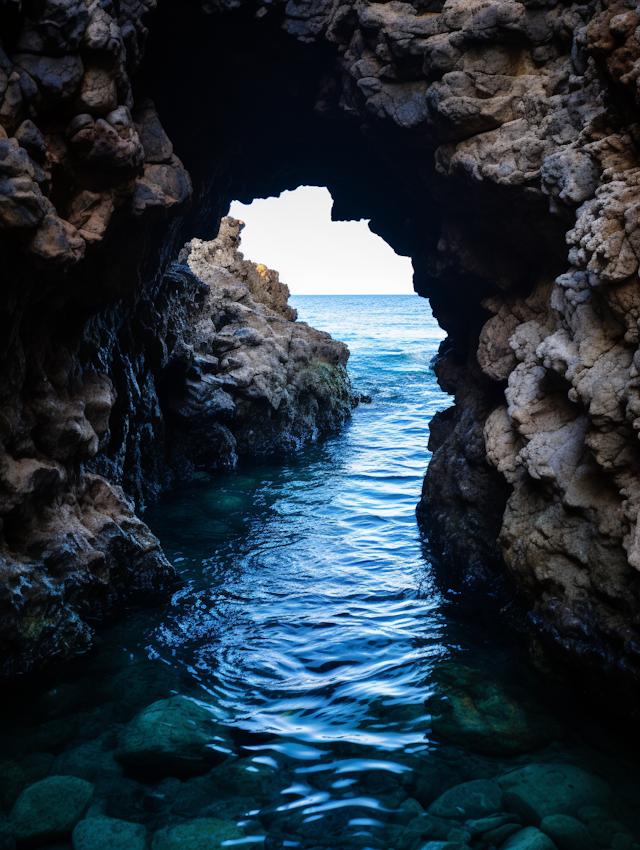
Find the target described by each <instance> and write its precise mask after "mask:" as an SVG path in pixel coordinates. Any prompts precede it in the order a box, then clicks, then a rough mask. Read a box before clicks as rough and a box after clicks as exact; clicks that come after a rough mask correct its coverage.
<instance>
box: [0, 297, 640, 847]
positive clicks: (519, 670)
mask: <svg viewBox="0 0 640 850" xmlns="http://www.w3.org/2000/svg"><path fill="white" fill-rule="evenodd" d="M292 303H293V306H295V307H296V308H297V309H298V311H299V317H300V319H301V320H304V321H307V322H309V323H310V324H311V325H313V326H315V327H318V328H321V329H323V330H327V331H329V332H330V333H332V334H333V335H334V336H336V337H337V338H339V339H342V340H344V341H345V342H346V343H347V344H348V345H349V347H350V350H351V359H350V363H349V369H350V373H351V377H352V380H353V382H354V384H355V386H356V387H357V389H358V390H359V392H361V393H362V394H366V395H368V396H370V397H371V399H372V401H371V403H370V404H361V405H360V406H359V407H358V408H357V409H356V410H355V411H354V414H353V418H352V421H351V422H350V424H349V425H348V426H347V427H346V428H345V429H344V431H343V432H341V433H340V434H335V435H331V436H329V437H327V438H324V439H321V440H320V441H318V442H317V443H315V444H313V445H310V446H308V447H306V448H305V449H304V450H302V451H301V452H300V453H299V454H297V455H296V456H294V457H289V458H273V459H270V460H268V461H265V462H261V463H257V464H255V463H252V464H250V465H243V466H240V467H239V468H238V469H237V470H234V471H232V472H229V473H225V474H222V475H219V476H216V477H209V476H207V475H202V476H201V478H200V480H198V481H196V482H195V483H193V484H192V485H190V486H188V487H184V488H181V489H178V490H174V491H172V492H170V493H167V494H165V496H164V497H163V498H162V500H161V501H160V503H159V504H158V505H156V506H154V507H153V508H152V509H150V510H149V511H148V512H147V514H146V517H145V518H146V520H147V522H148V523H149V524H150V526H151V528H152V529H153V531H154V532H155V533H156V534H157V535H158V537H159V538H160V540H161V542H162V544H163V546H164V549H165V551H166V553H167V555H168V557H169V558H170V560H172V561H173V563H174V564H175V565H176V567H177V568H178V569H179V570H180V573H181V582H180V584H179V585H177V586H176V589H175V592H174V593H173V595H172V596H171V598H170V599H168V600H166V601H165V602H163V603H162V604H160V605H158V606H156V607H155V608H151V609H148V608H147V609H144V610H137V611H132V612H131V613H130V615H129V616H128V617H126V618H125V619H124V620H123V621H121V622H119V623H118V624H116V625H114V626H112V627H110V628H108V629H105V630H104V631H103V632H101V634H100V635H99V637H98V639H97V641H96V647H95V649H94V650H93V651H92V652H91V653H88V654H87V655H86V656H83V657H81V658H79V659H78V660H77V661H76V662H74V664H73V665H72V667H71V668H70V669H69V670H68V671H67V672H66V673H65V674H64V676H62V677H61V679H60V681H59V682H57V683H56V684H55V686H54V687H52V688H50V690H48V691H47V692H46V693H43V694H39V695H36V697H34V698H31V699H30V701H29V702H28V704H20V705H17V706H9V705H7V706H5V713H4V718H3V724H2V733H1V734H0V803H2V805H3V808H4V809H5V812H7V810H8V809H9V808H10V804H11V803H12V801H13V800H14V799H15V797H16V796H17V792H18V791H19V790H20V788H22V787H24V786H25V785H29V784H30V783H32V782H35V781H36V780H38V779H41V778H42V777H43V776H46V775H60V774H68V775H76V776H79V777H81V778H84V779H86V780H88V781H91V782H93V783H94V784H95V788H96V792H95V799H94V803H93V804H92V807H91V809H90V810H89V813H88V815H87V817H98V816H105V815H106V816H109V817H112V818H117V819H120V820H124V821H128V822H131V823H136V824H142V825H143V826H145V828H146V830H147V841H148V842H149V841H150V840H151V838H152V836H153V835H154V834H155V833H158V832H161V831H162V830H167V829H171V828H175V827H176V826H179V825H183V826H184V825H191V827H192V828H198V827H197V824H198V823H200V820H201V819H202V818H216V819H218V820H222V821H224V822H226V823H228V824H232V825H237V828H236V830H237V831H236V832H233V831H232V832H230V833H224V834H223V832H220V834H219V837H218V838H216V837H215V835H214V833H215V830H214V832H212V833H211V834H210V835H209V838H207V839H206V841H205V842H204V843H202V844H196V843H189V840H187V838H185V834H183V835H182V838H181V839H180V843H181V846H182V847H184V848H185V850H196V848H197V850H201V848H202V850H205V848H215V847H221V846H236V845H239V846H246V847H254V846H255V847H260V846H265V847H267V848H285V847H300V848H302V850H314V849H315V848H335V850H351V848H371V850H422V848H425V847H427V848H428V849H429V850H436V848H437V850H444V845H435V844H434V845H430V844H429V842H430V841H438V840H441V841H447V840H448V841H450V842H453V843H449V844H446V848H447V850H460V848H461V847H462V848H464V847H467V846H469V847H473V848H475V847H478V848H480V847H486V848H489V847H494V846H495V847H497V846H499V845H500V843H501V841H500V840H499V837H498V836H496V835H493V837H491V836H489V837H488V838H487V837H486V836H485V837H484V838H483V835H485V833H487V832H489V831H490V830H489V827H490V826H491V825H489V826H486V827H484V832H477V831H476V832H475V833H473V834H472V832H471V831H470V829H471V827H470V825H469V823H468V821H469V819H470V818H471V819H473V818H476V819H477V818H478V817H480V816H481V815H483V814H491V813H494V812H496V811H498V812H506V814H505V815H504V817H503V819H502V821H498V822H497V825H498V826H500V824H502V825H503V826H504V825H507V826H509V825H510V824H511V829H512V830H513V829H515V828H516V827H518V824H520V823H522V824H523V825H524V826H528V827H529V828H532V827H533V828H537V827H538V826H539V825H540V818H541V814H542V815H543V814H544V813H545V812H546V813H547V814H548V813H551V814H558V813H560V814H564V815H567V816H570V817H572V818H573V819H574V821H573V828H574V830H575V829H578V828H579V827H581V828H582V829H583V830H587V832H586V833H584V835H586V838H585V837H584V835H583V838H582V839H581V840H583V843H584V842H586V843H584V847H585V850H586V848H591V847H592V848H595V847H612V848H615V850H631V848H632V847H633V843H634V840H637V838H638V836H637V832H636V836H635V838H634V837H633V836H632V834H631V833H632V832H633V831H634V830H636V831H637V829H638V826H639V824H638V823H637V815H638V810H639V808H640V807H639V805H638V801H639V800H640V774H639V772H638V767H637V762H636V761H635V756H634V753H633V751H632V749H631V747H630V745H629V742H628V740H627V739H625V737H624V735H622V734H620V735H618V734H617V731H616V730H615V729H611V728H608V727H607V724H606V723H603V722H601V721H597V720H596V719H594V718H593V717H592V716H591V714H590V712H589V706H584V705H580V704H579V702H578V703H576V701H575V700H573V699H572V695H571V694H568V693H566V692H565V691H563V689H562V683H553V682H552V683H551V684H549V683H547V682H545V681H544V680H542V679H540V678H538V676H537V675H536V674H535V672H533V671H532V670H531V669H530V668H529V667H528V666H527V665H526V664H525V663H524V661H523V659H522V657H521V655H520V653H519V650H518V648H517V647H516V646H515V645H513V643H512V640H511V639H510V638H509V636H508V635H506V634H505V632H504V630H503V628H502V627H501V626H500V625H499V624H497V623H492V622H491V621H490V619H491V618H487V617H483V611H482V610H480V611H478V610H473V609H471V608H469V607H468V606H466V607H465V600H464V599H458V598H457V597H456V594H455V593H454V592H453V591H451V590H450V589H449V588H448V587H447V586H446V581H445V584H444V586H443V584H442V579H441V578H440V579H439V582H440V583H438V581H437V580H436V571H435V569H434V565H433V563H432V562H431V559H430V556H429V553H428V549H427V548H426V547H425V546H424V542H423V540H422V539H421V536H420V533H419V530H418V527H417V524H416V519H415V507H416V503H417V501H418V499H419V496H420V489H421V484H422V478H423V476H424V472H425V470H426V467H427V465H428V462H429V452H428V450H427V442H428V435H429V420H430V418H431V416H432V415H433V414H434V413H435V412H436V411H438V410H440V409H443V408H444V407H447V406H448V405H449V404H450V399H449V398H448V397H447V396H445V395H444V394H443V393H442V392H441V390H440V389H439V388H438V385H437V383H436V379H435V376H434V374H433V369H432V365H431V364H432V359H433V357H434V355H435V353H436V351H437V348H438V345H439V343H440V341H441V340H442V338H443V336H444V335H443V333H442V331H441V330H440V329H439V327H438V326H437V324H436V322H435V321H434V319H433V317H432V315H431V313H430V309H429V306H428V304H427V302H426V301H424V300H422V299H419V298H418V297H417V296H339V297H337V296H336V297H334V296H296V297H293V298H292ZM179 695H182V696H184V697H186V698H187V699H188V700H189V701H190V704H191V705H197V706H200V707H203V708H204V709H205V710H206V712H208V716H209V717H210V718H211V721H212V729H214V730H215V732H216V734H215V736H213V737H212V747H213V749H214V750H215V752H216V753H218V754H219V755H217V756H216V757H215V758H216V759H222V758H225V757H226V760H225V761H223V762H222V763H221V764H219V765H218V766H214V767H213V768H211V769H209V766H207V768H206V770H204V771H199V772H198V771H194V773H196V774H198V773H200V774H202V775H193V776H190V775H189V771H186V772H185V771H183V770H181V769H176V768H174V767H172V766H171V765H169V764H167V763H165V764H163V763H162V758H160V759H159V760H158V762H157V763H156V764H155V765H154V766H149V765H148V764H147V766H145V767H140V766H138V767H136V766H135V765H131V764H129V765H126V766H125V767H124V768H122V767H121V766H119V765H118V762H117V761H115V760H114V758H113V753H114V750H115V749H116V748H117V747H118V746H121V736H122V730H123V728H124V727H125V726H126V724H128V723H130V722H131V720H132V718H134V717H135V716H136V714H137V713H138V712H140V711H143V710H144V709H145V708H146V707H147V706H149V705H150V704H152V703H154V702H155V701H157V700H164V699H167V698H172V697H176V696H179ZM434 717H435V718H436V719H434ZM438 718H439V719H438ZM119 741H120V744H119ZM214 761H215V759H214ZM212 763H213V762H212ZM545 766H546V767H545ZM549 766H550V767H549ZM523 769H526V770H528V771H530V775H529V774H527V776H529V778H528V779H527V780H526V782H528V785H527V786H526V787H527V788H528V789H529V790H526V789H525V791H522V790H521V789H520V790H519V789H518V788H516V790H515V791H513V790H512V791H511V792H510V794H511V796H508V797H507V798H505V799H500V800H499V801H498V802H495V801H494V802H489V803H487V802H486V800H485V803H483V804H480V803H479V802H478V799H476V797H473V793H472V792H473V788H471V787H470V786H467V785H466V784H465V783H468V782H476V783H478V782H482V781H484V782H490V783H493V782H494V781H496V780H500V781H501V783H502V784H503V785H504V780H503V779H502V777H505V776H506V775H507V774H508V773H509V772H513V771H521V770H523ZM17 771H21V773H18V772H17ZM563 771H564V772H563ZM16 776H18V777H19V776H22V777H23V778H22V779H18V780H16V779H15V777H16ZM12 777H13V778H12ZM24 777H26V778H24ZM549 777H551V778H549ZM525 778H526V777H525ZM3 783H4V784H3ZM16 783H17V784H16ZM550 783H551V784H550ZM554 783H555V784H554ZM512 784H513V783H512ZM525 784H526V783H525ZM507 785H508V782H507ZM451 787H453V788H458V789H460V788H461V789H462V790H459V791H458V792H457V793H458V797H457V798H456V800H457V802H456V800H454V804H452V803H451V801H450V802H449V803H448V804H447V805H448V806H449V808H448V809H447V805H445V804H444V803H435V806H436V809H435V810H434V809H432V812H433V813H435V814H436V815H438V814H439V816H440V819H439V820H438V819H437V818H436V819H434V818H431V820H429V818H428V816H427V815H425V814H424V813H423V812H424V810H425V809H427V808H428V807H429V806H433V805H434V801H436V800H437V798H438V797H440V795H441V794H442V793H443V792H445V791H447V789H449V788H451ZM474 787H475V788H476V789H477V788H478V786H477V785H476V786H474ZM488 787H489V788H493V789H494V790H495V789H496V787H497V786H495V785H490V786H488ZM504 787H505V788H506V787H507V786H506V785H505V786H504ZM470 788H471V790H470ZM7 789H8V790H7ZM532 789H533V790H532ZM550 789H551V790H550ZM483 793H484V794H485V796H486V794H487V793H489V792H488V791H487V789H486V788H484V791H483ZM496 793H500V792H499V789H498V792H496ZM527 794H528V795H529V796H528V797H527ZM3 795H4V796H3ZM460 795H462V796H460ZM469 795H471V796H469ZM523 795H524V796H523ZM545 795H546V796H545ZM489 796H490V794H489ZM483 799H484V798H483ZM523 799H524V803H523V802H522V801H523ZM461 801H462V803H461ZM545 801H546V802H545ZM445 802H446V801H445ZM452 805H453V809H451V806H452ZM483 805H484V808H483ZM438 806H439V808H438ZM443 806H444V808H443ZM545 806H546V807H547V808H546V809H545ZM594 807H595V808H594ZM532 812H533V814H532ZM505 819H506V820H505ZM576 823H577V824H578V826H577V827H576V825H575V824H576ZM194 824H195V826H194ZM493 827H494V828H495V827H496V823H494V825H493ZM556 827H557V824H556ZM569 827H571V823H570V824H569ZM569 827H567V824H566V823H565V828H566V829H568V828H569ZM2 829H3V827H2V823H0V834H1V833H2ZM212 829H213V827H212ZM478 829H479V828H478ZM547 831H548V829H547ZM215 834H218V833H215ZM580 834H582V833H579V835H580ZM225 836H227V837H225ZM228 836H231V837H228ZM529 837H531V835H530V834H529ZM574 838H575V836H574ZM502 840H504V836H503V837H502ZM531 840H533V838H532V839H531ZM537 840H538V838H536V841H537ZM558 840H559V839H558ZM578 840H580V839H578ZM65 841H66V839H65ZM194 841H195V839H194ZM158 842H159V839H156V843H155V844H154V845H153V848H154V850H155V848H156V846H157V847H158V848H159V849H160V850H165V846H166V850H172V848H174V846H175V847H177V846H178V845H177V844H175V845H174V844H166V845H165V844H162V843H161V842H160V843H158ZM456 842H457V843H456ZM0 846H2V845H1V843H0ZM42 846H44V845H42ZM56 846H58V845H56ZM68 846H69V844H68V841H67V843H64V841H63V843H62V844H61V845H59V850H63V848H67V847H68ZM97 846H99V844H98V845H97ZM105 846H106V845H105ZM123 846H124V845H123ZM555 846H557V848H558V850H564V848H565V847H569V846H574V847H575V848H576V850H577V848H578V847H579V846H580V844H574V845H570V844H566V843H565V844H562V842H560V843H558V844H557V845H555ZM527 847H531V848H536V850H537V848H538V847H540V850H545V848H546V850H549V845H538V844H523V845H522V848H523V850H526V848H527ZM76 850H78V848H76Z"/></svg>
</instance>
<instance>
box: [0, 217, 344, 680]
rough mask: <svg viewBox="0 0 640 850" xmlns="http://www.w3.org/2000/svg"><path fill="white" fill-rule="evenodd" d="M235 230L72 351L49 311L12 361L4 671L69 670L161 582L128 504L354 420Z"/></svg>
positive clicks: (3, 480)
mask: <svg viewBox="0 0 640 850" xmlns="http://www.w3.org/2000/svg"><path fill="white" fill-rule="evenodd" d="M241 227H242V225H241V223H240V222H237V221H235V220H234V219H228V218H227V219H224V221H223V224H222V228H221V231H220V235H219V236H218V238H217V239H216V240H215V241H213V242H209V243H204V242H202V241H201V240H194V241H193V242H192V243H191V244H190V245H187V246H186V248H185V249H184V250H183V252H182V254H181V257H180V260H181V262H176V263H174V264H173V265H171V266H170V267H169V268H168V269H167V271H166V274H164V275H163V276H161V277H160V278H159V279H158V282H157V284H156V286H154V287H148V288H147V289H146V290H144V291H143V292H142V293H141V297H140V298H139V299H138V300H137V302H136V304H135V306H134V308H133V309H131V308H129V309H127V308H125V307H123V305H122V304H117V305H116V306H115V307H113V308H112V309H109V310H106V311H104V312H102V313H98V314H95V315H94V316H93V317H92V318H91V319H90V320H89V321H87V322H86V323H85V324H83V326H82V328H81V334H82V335H81V337H80V338H79V339H76V340H74V342H73V345H71V344H70V343H69V341H67V345H66V346H63V345H62V344H61V343H60V341H59V340H54V339H53V338H52V336H53V334H52V328H51V326H49V325H48V322H47V320H46V318H44V317H43V318H42V320H41V325H40V326H39V328H38V335H36V336H35V338H34V337H32V336H30V335H27V337H26V339H25V340H24V349H23V351H22V352H21V351H19V350H17V351H16V350H14V351H13V356H14V362H15V360H16V359H17V360H18V363H17V364H16V369H15V371H13V372H9V373H5V374H4V375H3V380H4V382H5V383H4V388H5V393H6V394H5V396H4V398H3V401H4V404H3V406H2V408H1V410H0V414H1V419H0V422H1V423H2V429H3V431H2V436H3V450H2V454H1V455H0V488H1V489H0V494H1V496H0V513H1V514H2V519H1V520H0V522H1V523H2V525H0V529H1V531H2V538H1V549H0V659H1V662H2V664H3V666H4V672H5V673H9V674H17V673H21V672H25V671H27V670H30V669H33V668H34V667H39V666H41V665H42V664H43V663H47V662H48V663H50V662H52V661H56V660H58V661H62V660H65V659H66V658H68V657H69V656H70V655H71V654H73V653H75V652H77V651H79V650H81V649H83V648H86V647H87V646H88V645H89V643H90V641H91V636H92V627H91V625H90V624H91V623H93V622H95V621H96V620H99V619H100V618H101V617H103V616H104V615H105V614H107V613H108V612H110V611H111V610H113V609H114V608H116V607H117V606H122V605H123V604H124V603H126V602H127V601H128V600H131V599H134V598H142V597H144V596H147V597H148V596H150V595H151V594H152V593H155V592H156V591H158V590H160V589H162V587H163V586H167V585H168V584H170V583H171V582H172V580H173V579H174V577H175V574H174V570H173V567H172V566H171V564H169V562H168V561H167V560H166V558H165V556H164V554H163V553H162V550H161V548H160V544H159V542H158V540H157V539H156V538H155V537H154V535H153V534H152V533H151V532H150V530H149V529H148V528H147V526H146V525H145V524H144V522H142V521H141V520H140V519H139V518H138V517H137V516H136V514H135V508H136V502H137V505H138V506H141V505H144V503H145V501H146V500H148V499H149V498H153V496H154V495H155V494H156V493H157V492H158V491H159V489H160V488H161V487H163V486H167V485H168V484H170V483H171V482H172V481H175V480H182V481H186V480H190V479H192V478H193V475H194V473H195V472H196V471H197V470H205V469H206V470H215V469H219V468H225V467H226V468H229V467H233V466H234V465H235V464H236V462H237V461H238V458H239V457H240V458H241V457H245V458H246V457H249V456H257V455H265V454H269V453H273V452H278V451H291V450H294V449H297V448H299V447H300V446H301V445H302V444H303V443H304V442H306V441H308V440H313V439H316V438H317V437H318V436H319V434H320V433H322V432H323V431H327V430H331V429H335V428H337V427H339V426H340V425H342V424H344V422H345V421H346V419H347V418H348V417H349V415H350V413H351V409H352V407H353V406H354V405H355V403H356V402H355V396H354V394H353V391H352V390H351V387H350V383H349V379H348V377H347V373H346V369H345V366H346V362H347V359H348V357H349V351H348V349H347V347H346V346H345V345H344V344H343V343H341V342H337V341H334V340H333V339H332V338H331V337H330V336H329V334H326V333H323V332H322V331H317V330H315V329H313V328H311V327H309V326H308V325H307V324H305V323H303V322H296V321H295V319H296V314H295V311H294V310H292V309H291V308H290V307H289V306H288V304H287V300H288V297H289V290H288V288H287V287H286V286H285V285H284V284H282V283H280V281H279V279H278V273H277V272H274V271H272V270H270V269H267V268H266V267H264V266H260V265H256V264H254V263H250V262H248V261H245V260H243V258H242V254H239V253H238V247H239V244H240V238H239V232H240V230H241ZM30 330H31V332H34V331H35V330H36V327H32V328H31V329H30ZM19 342H20V338H19V337H18V338H17V339H14V348H15V347H17V346H18V345H19ZM87 349H88V350H89V351H90V352H91V354H90V362H89V363H88V364H87V367H86V368H84V369H83V368H82V366H81V365H80V363H81V362H82V360H83V358H84V357H85V356H86V351H87ZM20 360H22V362H20ZM10 391H11V392H10ZM125 491H126V493H128V494H129V495H125ZM132 497H133V498H132Z"/></svg>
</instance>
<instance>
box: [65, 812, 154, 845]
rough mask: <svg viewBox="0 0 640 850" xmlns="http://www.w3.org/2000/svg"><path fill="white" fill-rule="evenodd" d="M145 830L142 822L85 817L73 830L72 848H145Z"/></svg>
mask: <svg viewBox="0 0 640 850" xmlns="http://www.w3.org/2000/svg"><path fill="white" fill-rule="evenodd" d="M146 834H147V830H146V828H145V827H144V826H143V825H142V824H137V823H127V821H123V820H115V819H114V818H107V817H96V818H87V819H86V820H83V821H80V823H79V824H78V825H77V826H76V828H75V829H74V830H73V835H72V838H71V843H72V845H73V850H145V847H146V846H147V845H146V840H145V837H146Z"/></svg>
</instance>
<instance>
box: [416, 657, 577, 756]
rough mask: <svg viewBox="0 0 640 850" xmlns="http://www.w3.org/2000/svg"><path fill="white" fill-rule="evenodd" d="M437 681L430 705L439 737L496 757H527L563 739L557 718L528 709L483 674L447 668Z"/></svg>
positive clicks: (440, 670)
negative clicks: (518, 754) (524, 755)
mask: <svg viewBox="0 0 640 850" xmlns="http://www.w3.org/2000/svg"><path fill="white" fill-rule="evenodd" d="M437 676H438V689H437V692H436V694H434V695H433V696H432V697H431V698H430V699H429V700H427V709H428V710H430V711H431V712H432V728H433V731H434V732H435V733H436V734H437V735H442V737H444V738H447V739H449V740H450V741H453V742H455V743H456V744H460V745H461V746H464V747H467V748H469V749H471V750H475V751H476V752H481V753H488V754H491V755H515V754H517V753H524V752H527V751H529V750H532V749H534V748H536V747H541V746H544V745H545V744H548V743H550V742H551V741H552V740H554V739H557V738H560V737H561V736H562V730H561V729H560V727H559V726H558V723H557V722H556V721H555V720H554V719H553V718H552V717H549V716H548V715H545V714H540V713H539V712H536V711H535V710H529V709H528V708H526V707H525V706H524V705H523V704H522V703H520V702H518V700H516V699H515V698H514V697H513V696H512V695H510V694H509V693H508V691H507V690H506V689H505V688H504V686H503V685H501V684H500V683H499V682H497V681H495V680H493V679H489V678H487V676H486V674H485V673H484V672H483V671H482V670H472V669H471V668H469V667H465V666H463V665H461V664H442V665H441V666H440V667H438V670H437Z"/></svg>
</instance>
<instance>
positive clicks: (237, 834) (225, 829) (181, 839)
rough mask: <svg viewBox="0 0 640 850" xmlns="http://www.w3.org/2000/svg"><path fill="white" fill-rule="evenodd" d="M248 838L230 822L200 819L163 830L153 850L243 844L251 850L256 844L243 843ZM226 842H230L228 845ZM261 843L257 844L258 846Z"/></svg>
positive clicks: (208, 848)
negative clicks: (233, 843)
mask: <svg viewBox="0 0 640 850" xmlns="http://www.w3.org/2000/svg"><path fill="white" fill-rule="evenodd" d="M245 838H246V836H245V834H244V832H242V830H241V829H238V827H237V826H236V825H235V823H232V822H230V821H223V820H217V819H216V818H200V819H199V820H194V821H191V823H183V824H180V825H179V826H173V827H169V828H167V829H161V830H159V831H158V832H156V834H155V835H154V836H153V839H152V841H151V850H217V848H218V847H223V846H225V847H228V846H232V844H231V843H232V842H236V841H237V842H238V843H240V842H242V844H241V846H242V848H243V850H251V848H252V847H254V846H255V845H254V844H251V843H250V842H247V843H244V841H242V840H243V839H245ZM225 842H230V843H229V844H226V843H225ZM258 843H261V842H256V844H258Z"/></svg>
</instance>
